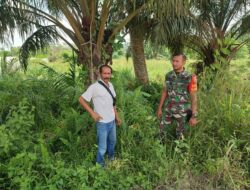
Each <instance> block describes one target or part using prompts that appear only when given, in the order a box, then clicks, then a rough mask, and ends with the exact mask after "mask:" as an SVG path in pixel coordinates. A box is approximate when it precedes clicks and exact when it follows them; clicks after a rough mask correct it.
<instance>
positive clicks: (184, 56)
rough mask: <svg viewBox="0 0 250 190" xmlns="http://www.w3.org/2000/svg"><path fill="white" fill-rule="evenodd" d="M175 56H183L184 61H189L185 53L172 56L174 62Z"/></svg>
mask: <svg viewBox="0 0 250 190" xmlns="http://www.w3.org/2000/svg"><path fill="white" fill-rule="evenodd" d="M175 56H182V58H183V60H184V61H186V60H187V56H186V55H185V54H184V53H181V52H178V53H174V54H173V55H172V60H173V58H174V57H175Z"/></svg>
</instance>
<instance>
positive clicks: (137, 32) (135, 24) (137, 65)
mask: <svg viewBox="0 0 250 190" xmlns="http://www.w3.org/2000/svg"><path fill="white" fill-rule="evenodd" d="M150 5H151V6H150V8H148V9H144V10H143V11H141V12H140V13H139V14H137V15H136V16H135V17H134V18H133V19H132V20H131V21H130V22H129V23H128V25H127V28H128V30H129V33H130V43H131V46H130V48H131V53H132V58H133V65H134V71H135V76H136V78H137V79H138V81H140V82H141V83H142V84H147V83H148V82H149V78H148V72H147V67H146V60H145V54H144V42H145V40H149V39H151V41H153V42H155V40H156V39H155V38H156V36H157V35H158V34H157V33H154V31H156V30H157V27H158V26H159V25H160V24H161V23H162V22H163V19H162V18H164V19H165V18H172V17H177V16H179V15H181V13H182V12H183V9H185V6H186V4H185V3H184V2H183V1H181V0H165V1H154V2H153V3H151V4H150ZM134 6H136V7H140V6H142V1H141V0H137V1H136V3H135V4H134ZM132 10H133V9H132V6H131V4H129V3H128V4H127V11H128V12H131V11H132ZM165 26H166V25H165ZM166 27H168V28H169V27H172V26H171V25H168V26H166ZM164 35H165V34H164ZM173 36H174V35H172V34H169V35H168V39H171V40H172V39H173ZM165 45H166V44H165Z"/></svg>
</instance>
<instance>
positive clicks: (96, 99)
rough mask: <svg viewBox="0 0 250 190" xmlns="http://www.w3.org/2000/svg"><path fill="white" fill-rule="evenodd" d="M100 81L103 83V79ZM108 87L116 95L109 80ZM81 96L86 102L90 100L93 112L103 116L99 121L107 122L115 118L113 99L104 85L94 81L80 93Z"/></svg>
mask: <svg viewBox="0 0 250 190" xmlns="http://www.w3.org/2000/svg"><path fill="white" fill-rule="evenodd" d="M101 81H102V80H101ZM102 82H103V83H104V81H102ZM109 89H110V91H111V92H112V94H113V96H114V97H116V93H115V90H114V87H113V85H112V84H111V83H110V82H109ZM82 97H83V98H84V99H85V100H86V101H88V102H90V101H91V100H92V102H93V104H94V112H96V113H98V114H99V115H100V116H101V117H102V118H103V119H102V120H100V122H103V123H108V122H110V121H113V120H114V119H115V112H114V107H113V99H112V97H111V95H110V94H109V92H108V91H107V89H105V87H104V86H102V85H101V84H99V83H98V82H95V83H93V84H92V85H90V86H89V87H88V89H87V90H86V91H85V92H84V93H83V94H82Z"/></svg>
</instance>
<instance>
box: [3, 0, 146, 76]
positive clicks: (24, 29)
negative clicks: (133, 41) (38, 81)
mask: <svg viewBox="0 0 250 190" xmlns="http://www.w3.org/2000/svg"><path fill="white" fill-rule="evenodd" d="M124 4H125V3H124V1H123V0H116V1H111V0H15V1H13V0H1V1H0V23H1V27H0V39H1V40H6V39H8V38H9V37H10V36H11V37H12V38H13V34H14V31H15V30H17V31H18V32H19V34H20V35H21V36H22V37H23V38H24V39H25V41H24V43H23V45H22V46H21V48H20V54H19V59H20V62H21V64H22V65H23V67H24V68H25V69H26V68H27V65H28V58H29V57H30V55H31V53H36V52H37V51H38V50H40V49H43V48H45V47H46V46H47V45H48V44H49V43H55V42H56V41H58V40H59V39H60V40H62V41H64V42H65V43H66V44H68V45H69V46H70V47H71V48H72V49H73V51H74V52H76V54H77V55H78V60H79V63H80V64H82V65H86V66H87V68H88V74H89V75H88V76H89V80H90V81H93V80H94V79H95V70H96V68H97V66H98V65H100V64H101V63H108V62H110V61H111V58H112V51H113V49H112V43H113V41H114V39H115V35H116V34H117V33H119V32H120V30H121V29H122V28H123V27H124V26H125V25H126V24H127V23H128V22H129V21H130V20H131V19H132V18H133V17H134V16H135V15H136V14H138V13H139V12H140V10H142V9H143V8H145V7H146V4H142V6H140V7H137V9H133V11H132V12H130V14H127V13H126V12H125V7H124Z"/></svg>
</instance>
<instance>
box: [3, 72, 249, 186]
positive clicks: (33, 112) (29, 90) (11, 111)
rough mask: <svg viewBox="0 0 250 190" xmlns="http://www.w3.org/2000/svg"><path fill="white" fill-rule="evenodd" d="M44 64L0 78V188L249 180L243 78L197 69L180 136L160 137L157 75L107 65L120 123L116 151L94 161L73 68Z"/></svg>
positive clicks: (246, 100) (245, 182) (212, 183)
mask: <svg viewBox="0 0 250 190" xmlns="http://www.w3.org/2000/svg"><path fill="white" fill-rule="evenodd" d="M45 70H46V72H45ZM45 70H44V69H43V70H42V71H41V72H38V73H36V74H35V75H32V76H26V77H23V76H21V75H18V74H16V75H14V76H12V77H4V78H2V79H1V81H0V91H1V94H0V158H1V163H0V189H25V190H27V189H249V188H250V181H249V179H250V178H249V177H250V160H249V158H250V155H249V154H250V144H249V138H250V131H249V130H250V123H249V118H250V97H249V94H250V85H249V81H240V80H237V81H236V80H234V79H233V78H232V77H231V76H230V75H229V74H224V75H222V76H219V75H218V76H217V78H215V79H214V80H213V83H209V81H208V80H207V78H206V76H205V77H204V78H202V79H201V80H200V83H199V94H198V96H199V120H200V123H199V124H198V125H197V126H196V127H195V128H191V129H190V131H189V132H188V134H187V135H186V137H185V139H184V140H183V141H178V140H174V139H164V143H162V141H160V138H159V130H158V126H159V123H158V121H157V119H156V117H155V109H156V105H157V103H158V101H159V97H160V88H161V84H157V83H152V84H150V85H148V86H138V85H137V84H136V83H135V82H133V81H134V79H133V77H132V76H131V74H130V72H129V71H121V72H118V73H115V77H114V80H113V83H114V85H115V87H116V91H117V95H118V109H119V112H120V115H121V117H122V119H123V125H122V126H121V127H120V128H119V129H118V130H117V133H118V134H117V135H118V142H117V147H116V150H117V152H116V160H115V161H113V162H108V161H107V165H106V167H105V168H100V167H99V166H98V165H96V164H95V163H94V161H95V154H96V150H97V145H96V134H95V133H96V132H95V127H94V123H93V121H92V119H91V118H90V117H89V115H88V114H87V113H86V112H85V111H84V110H83V109H82V108H81V107H80V105H79V103H78V97H79V96H80V94H81V93H82V92H83V89H82V78H81V74H80V75H79V76H78V75H77V76H76V75H74V74H73V73H74V72H73V70H71V72H69V73H67V74H64V75H62V74H58V73H56V72H52V70H49V69H48V68H47V69H45ZM210 78H211V77H210Z"/></svg>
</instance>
